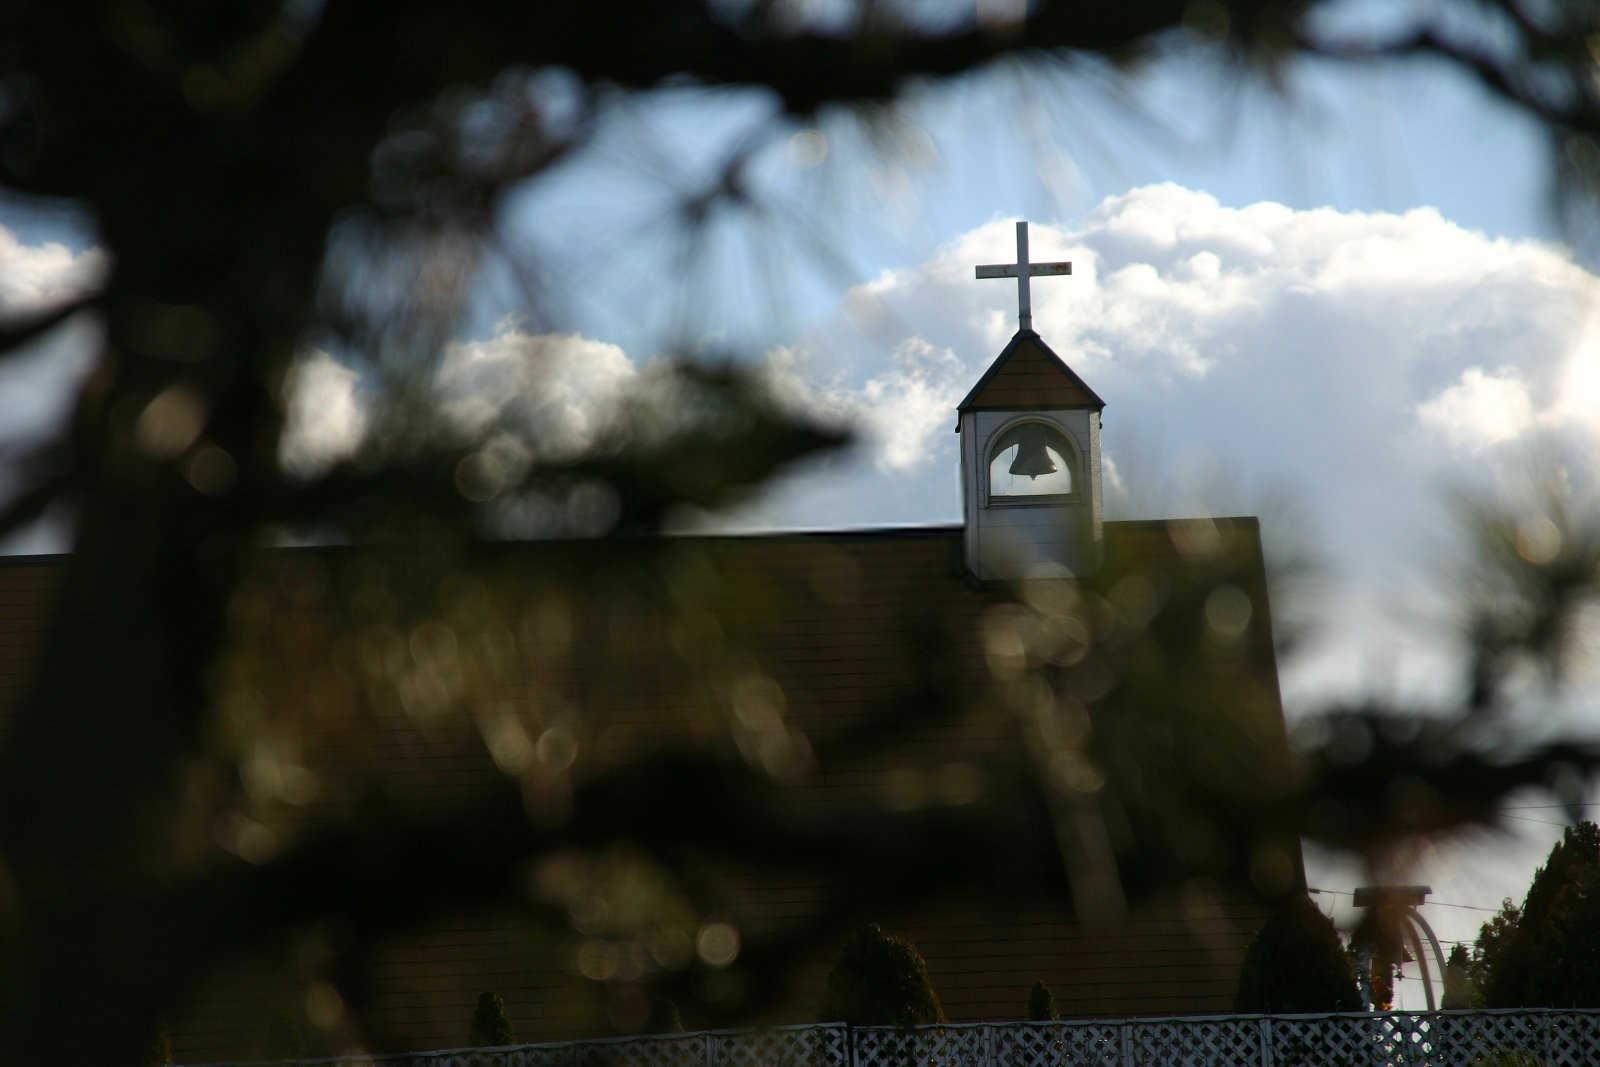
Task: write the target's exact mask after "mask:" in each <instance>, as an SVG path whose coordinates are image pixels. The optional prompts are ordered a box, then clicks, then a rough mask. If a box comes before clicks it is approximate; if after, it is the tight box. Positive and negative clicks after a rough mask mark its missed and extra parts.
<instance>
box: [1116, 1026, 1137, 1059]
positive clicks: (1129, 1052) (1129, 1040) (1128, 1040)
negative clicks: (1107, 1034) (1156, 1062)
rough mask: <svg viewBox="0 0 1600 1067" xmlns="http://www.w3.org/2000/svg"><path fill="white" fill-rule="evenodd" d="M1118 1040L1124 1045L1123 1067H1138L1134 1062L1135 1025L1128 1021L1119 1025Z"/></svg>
mask: <svg viewBox="0 0 1600 1067" xmlns="http://www.w3.org/2000/svg"><path fill="white" fill-rule="evenodd" d="M1117 1038H1118V1041H1119V1042H1120V1044H1121V1045H1122V1067H1137V1065H1136V1064H1135V1063H1134V1062H1133V1024H1132V1023H1130V1022H1128V1021H1127V1020H1126V1019H1124V1020H1123V1021H1122V1022H1121V1023H1120V1024H1118V1026H1117Z"/></svg>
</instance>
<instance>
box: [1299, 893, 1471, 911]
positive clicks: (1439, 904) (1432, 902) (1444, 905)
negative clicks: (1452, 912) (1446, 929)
mask: <svg viewBox="0 0 1600 1067" xmlns="http://www.w3.org/2000/svg"><path fill="white" fill-rule="evenodd" d="M1306 892H1307V893H1337V894H1338V895H1339V896H1341V897H1354V896H1355V894H1354V893H1352V892H1350V890H1348V889H1312V888H1311V887H1309V886H1308V887H1307V888H1306ZM1420 906H1422V907H1428V906H1437V907H1441V908H1461V909H1463V910H1465V911H1486V912H1489V913H1490V914H1494V913H1496V912H1498V911H1499V910H1500V909H1499V908H1485V907H1483V906H1481V905H1479V904H1452V903H1451V902H1450V901H1448V900H1425V901H1423V902H1422V904H1421V905H1420Z"/></svg>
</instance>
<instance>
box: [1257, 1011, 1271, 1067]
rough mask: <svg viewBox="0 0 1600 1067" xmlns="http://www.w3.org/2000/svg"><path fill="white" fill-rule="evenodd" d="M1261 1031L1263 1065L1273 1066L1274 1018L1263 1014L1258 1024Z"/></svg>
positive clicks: (1262, 1066)
mask: <svg viewBox="0 0 1600 1067" xmlns="http://www.w3.org/2000/svg"><path fill="white" fill-rule="evenodd" d="M1256 1026H1257V1028H1258V1029H1259V1030H1260V1033H1261V1067H1272V1018H1271V1016H1267V1015H1263V1016H1262V1017H1261V1021H1260V1022H1258V1023H1257V1024H1256Z"/></svg>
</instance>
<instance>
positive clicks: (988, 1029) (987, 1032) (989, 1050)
mask: <svg viewBox="0 0 1600 1067" xmlns="http://www.w3.org/2000/svg"><path fill="white" fill-rule="evenodd" d="M983 1062H984V1063H985V1064H986V1065H987V1067H995V1062H994V1027H992V1026H985V1027H984V1028H983Z"/></svg>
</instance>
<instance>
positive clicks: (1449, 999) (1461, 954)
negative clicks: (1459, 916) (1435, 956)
mask: <svg viewBox="0 0 1600 1067" xmlns="http://www.w3.org/2000/svg"><path fill="white" fill-rule="evenodd" d="M1482 1006H1483V997H1482V995H1481V994H1480V993H1479V991H1478V987H1477V984H1476V983H1475V982H1474V981H1473V979H1472V953H1471V951H1470V950H1468V948H1467V946H1466V945H1455V946H1453V947H1452V948H1451V949H1450V956H1449V958H1448V959H1446V960H1445V961H1444V997H1443V999H1442V1000H1440V1002H1439V1007H1441V1008H1443V1009H1444V1010H1445V1011H1462V1010H1465V1009H1468V1008H1481V1007H1482Z"/></svg>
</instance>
